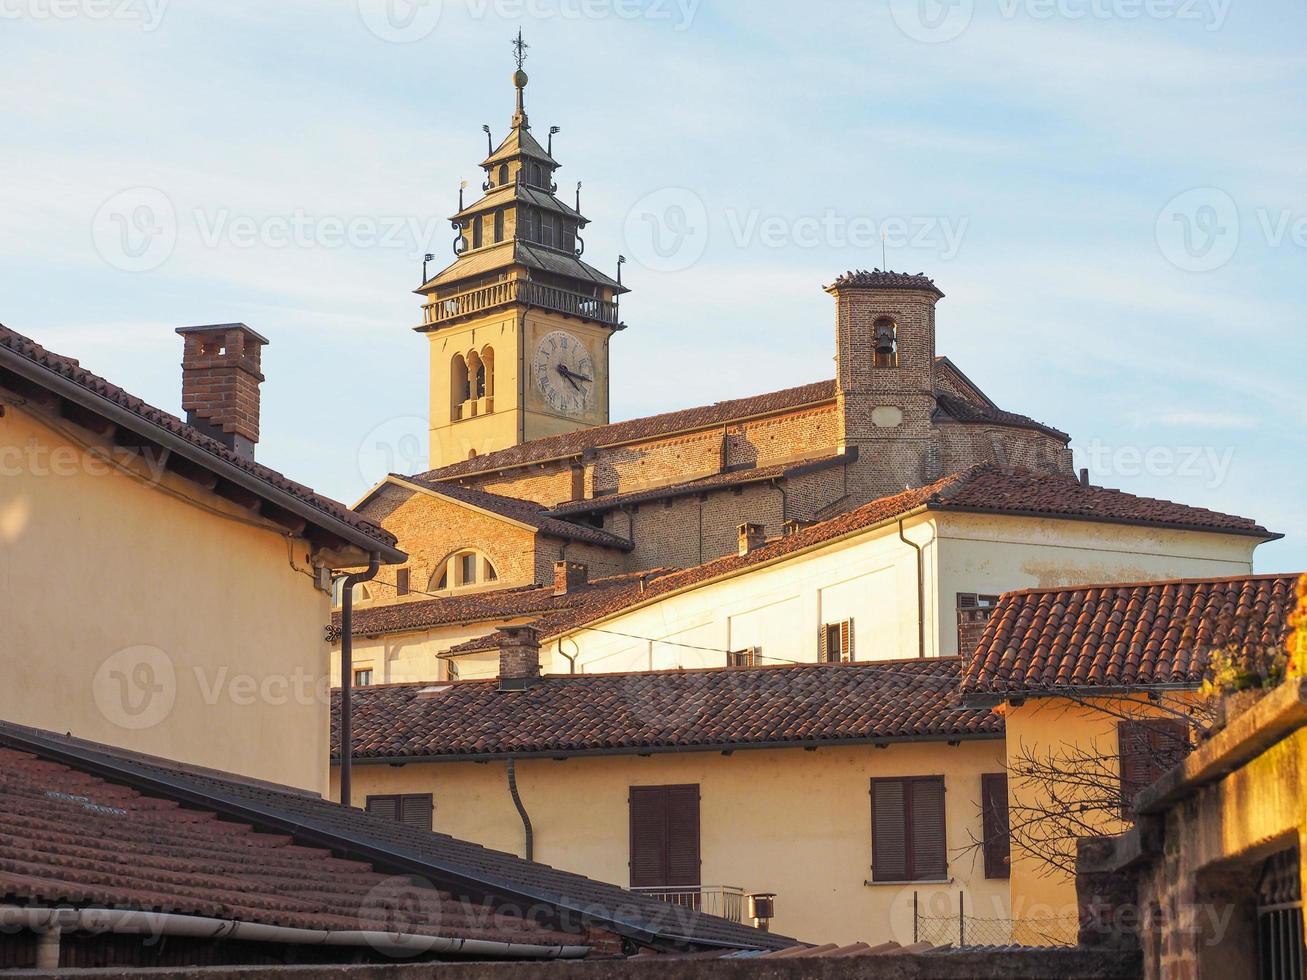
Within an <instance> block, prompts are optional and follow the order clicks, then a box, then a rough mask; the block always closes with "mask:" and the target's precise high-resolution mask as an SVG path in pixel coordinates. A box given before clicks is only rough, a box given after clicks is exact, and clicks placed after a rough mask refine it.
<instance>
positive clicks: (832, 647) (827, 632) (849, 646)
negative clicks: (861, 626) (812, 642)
mask: <svg viewBox="0 0 1307 980" xmlns="http://www.w3.org/2000/svg"><path fill="white" fill-rule="evenodd" d="M818 643H819V648H818V650H817V659H818V660H819V661H820V662H821V663H824V664H840V663H843V664H849V663H853V620H852V619H846V620H844V621H843V622H841V623H827V624H825V625H824V626H822V628H821V633H820V635H819V636H818Z"/></svg>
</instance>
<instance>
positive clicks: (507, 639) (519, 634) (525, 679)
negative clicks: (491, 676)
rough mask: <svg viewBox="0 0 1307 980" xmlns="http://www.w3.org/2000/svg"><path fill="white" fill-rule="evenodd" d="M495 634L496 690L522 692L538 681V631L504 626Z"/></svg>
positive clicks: (523, 627) (530, 628) (529, 627)
mask: <svg viewBox="0 0 1307 980" xmlns="http://www.w3.org/2000/svg"><path fill="white" fill-rule="evenodd" d="M499 632H500V633H501V634H502V637H501V639H500V641H499V689H500V690H501V691H525V690H526V689H527V688H528V687H530V686H531V685H532V684H534V683H535V682H536V681H538V680H539V679H540V631H539V630H538V629H536V628H535V627H534V626H505V627H502V628H501V629H500V631H499Z"/></svg>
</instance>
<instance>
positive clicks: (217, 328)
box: [176, 323, 272, 347]
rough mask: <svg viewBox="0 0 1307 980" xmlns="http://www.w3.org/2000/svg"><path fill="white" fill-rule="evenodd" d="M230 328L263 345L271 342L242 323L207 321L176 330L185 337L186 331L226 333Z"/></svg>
mask: <svg viewBox="0 0 1307 980" xmlns="http://www.w3.org/2000/svg"><path fill="white" fill-rule="evenodd" d="M230 330H240V331H242V332H243V333H247V334H249V335H250V336H251V337H253V338H254V339H255V340H257V341H258V342H259V343H261V344H263V346H265V347H266V346H268V345H269V344H270V343H272V341H270V340H269V339H268V338H267V337H265V336H263V334H261V333H259V332H258V331H257V330H254V329H253V328H251V327H249V326H247V325H246V324H244V323H209V324H202V325H200V326H197V327H178V328H177V331H176V332H177V333H178V334H180V335H181V336H183V337H185V336H186V335H187V334H188V333H226V332H228V331H230Z"/></svg>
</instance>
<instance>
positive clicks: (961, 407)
mask: <svg viewBox="0 0 1307 980" xmlns="http://www.w3.org/2000/svg"><path fill="white" fill-rule="evenodd" d="M935 403H936V405H938V406H939V413H937V414H940V413H942V414H944V415H947V416H948V417H949V418H951V419H953V421H955V422H965V423H970V424H975V425H1001V426H1007V427H1011V428H1017V429H1038V430H1039V431H1040V432H1044V433H1046V434H1048V435H1050V436H1053V437H1054V438H1055V439H1061V440H1062V441H1063V442H1070V441H1071V437H1070V436H1069V435H1067V433H1065V432H1063V431H1062V430H1061V429H1055V428H1053V427H1052V426H1051V425H1045V424H1044V423H1043V422H1036V421H1035V420H1034V419H1032V418H1030V417H1029V416H1026V415H1018V414H1017V413H1016V412H1005V411H1003V410H1002V409H1001V408H995V407H993V406H990V405H982V404H980V403H978V402H973V401H968V400H967V399H965V398H958V397H957V396H956V395H950V394H949V393H948V392H946V391H937V392H935Z"/></svg>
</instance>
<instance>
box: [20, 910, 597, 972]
mask: <svg viewBox="0 0 1307 980" xmlns="http://www.w3.org/2000/svg"><path fill="white" fill-rule="evenodd" d="M0 927H3V928H10V929H13V928H19V929H30V930H32V931H34V932H36V933H37V934H38V935H41V936H53V937H55V939H51V940H48V941H46V942H44V943H42V944H41V953H40V955H42V956H43V957H45V959H46V961H47V963H46V965H42V966H41V967H40V968H41V969H55V968H57V961H56V964H55V966H53V967H52V966H50V965H48V960H49V959H50V958H51V957H52V956H57V955H58V943H57V937H58V936H59V935H60V933H63V932H76V931H85V932H95V933H105V932H109V933H114V934H116V935H131V936H179V937H186V938H192V939H211V940H212V939H229V940H233V941H242V942H256V943H282V944H289V945H295V946H350V947H364V948H370V949H373V950H375V951H376V952H378V953H381V954H383V955H388V956H419V955H422V954H424V953H446V954H456V955H463V956H479V957H489V958H495V959H542V960H556V959H580V958H581V957H584V956H585V955H586V954H587V953H589V952H590V947H588V946H541V945H536V944H532V943H504V942H494V941H491V940H485V939H447V938H444V937H441V936H422V935H417V934H414V933H402V932H380V931H372V930H348V931H345V930H342V931H336V930H332V931H327V930H323V929H294V928H290V927H287V926H268V925H261V924H259V923H256V922H236V921H233V920H231V919H212V918H207V917H204V916H198V915H177V914H174V913H168V912H144V911H139V910H132V909H96V908H87V909H73V908H59V909H55V908H21V907H18V906H12V905H2V906H0ZM51 950H53V953H51V952H50V951H51Z"/></svg>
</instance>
